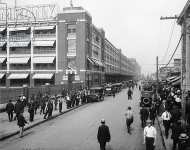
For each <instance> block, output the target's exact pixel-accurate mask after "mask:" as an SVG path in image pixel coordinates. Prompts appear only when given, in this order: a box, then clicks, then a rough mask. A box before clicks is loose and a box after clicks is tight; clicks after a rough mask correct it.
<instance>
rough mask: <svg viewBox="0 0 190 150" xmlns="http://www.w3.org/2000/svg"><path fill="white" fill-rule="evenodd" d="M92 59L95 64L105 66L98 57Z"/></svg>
mask: <svg viewBox="0 0 190 150" xmlns="http://www.w3.org/2000/svg"><path fill="white" fill-rule="evenodd" d="M92 60H93V62H94V63H95V65H97V66H100V67H103V66H104V65H103V63H102V62H101V61H99V60H97V59H94V58H92Z"/></svg>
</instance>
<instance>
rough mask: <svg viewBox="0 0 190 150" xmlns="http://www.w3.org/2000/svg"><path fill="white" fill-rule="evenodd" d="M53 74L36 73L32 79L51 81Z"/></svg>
mask: <svg viewBox="0 0 190 150" xmlns="http://www.w3.org/2000/svg"><path fill="white" fill-rule="evenodd" d="M52 77H53V73H36V74H34V75H33V77H32V79H52Z"/></svg>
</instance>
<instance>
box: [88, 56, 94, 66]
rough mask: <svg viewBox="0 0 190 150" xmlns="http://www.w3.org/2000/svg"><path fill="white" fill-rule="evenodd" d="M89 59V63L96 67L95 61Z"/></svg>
mask: <svg viewBox="0 0 190 150" xmlns="http://www.w3.org/2000/svg"><path fill="white" fill-rule="evenodd" d="M87 59H88V61H89V62H90V63H91V64H92V65H94V61H93V60H91V58H89V57H88V58H87Z"/></svg>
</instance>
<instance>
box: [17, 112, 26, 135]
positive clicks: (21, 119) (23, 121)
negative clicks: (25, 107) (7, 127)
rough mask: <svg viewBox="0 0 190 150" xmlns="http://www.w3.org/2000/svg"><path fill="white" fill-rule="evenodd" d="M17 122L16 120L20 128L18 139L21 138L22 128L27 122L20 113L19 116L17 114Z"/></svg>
mask: <svg viewBox="0 0 190 150" xmlns="http://www.w3.org/2000/svg"><path fill="white" fill-rule="evenodd" d="M17 120H18V122H17V125H18V126H19V128H20V137H22V136H23V131H24V126H25V124H26V123H28V122H27V121H26V120H25V118H24V116H23V113H22V112H21V113H20V114H18V116H17Z"/></svg>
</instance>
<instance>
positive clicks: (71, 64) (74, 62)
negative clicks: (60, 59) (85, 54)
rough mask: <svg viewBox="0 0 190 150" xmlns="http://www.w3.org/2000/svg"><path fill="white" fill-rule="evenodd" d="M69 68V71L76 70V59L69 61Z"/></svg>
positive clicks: (69, 59)
mask: <svg viewBox="0 0 190 150" xmlns="http://www.w3.org/2000/svg"><path fill="white" fill-rule="evenodd" d="M67 66H68V68H69V69H76V68H77V67H76V59H75V58H68V59H67Z"/></svg>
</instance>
